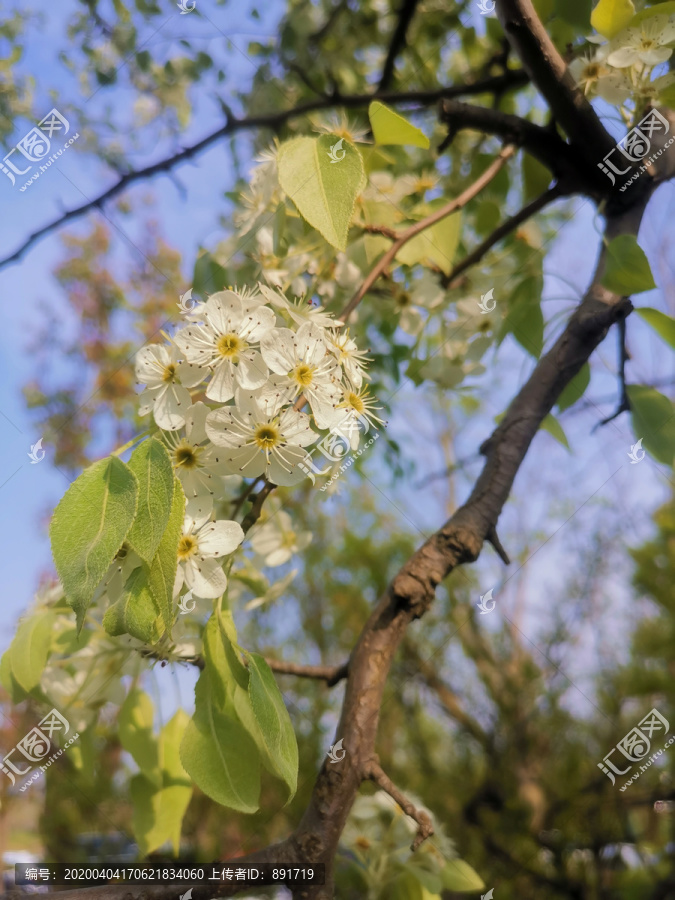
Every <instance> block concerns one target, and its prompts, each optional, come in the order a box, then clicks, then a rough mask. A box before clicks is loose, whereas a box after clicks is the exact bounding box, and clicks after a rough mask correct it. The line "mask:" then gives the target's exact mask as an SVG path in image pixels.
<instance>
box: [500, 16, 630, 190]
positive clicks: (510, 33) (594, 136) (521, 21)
mask: <svg viewBox="0 0 675 900" xmlns="http://www.w3.org/2000/svg"><path fill="white" fill-rule="evenodd" d="M497 16H498V18H499V21H500V22H501V24H502V27H503V29H504V33H505V34H506V37H507V38H508V40H509V43H510V44H511V46H512V47H513V49H514V50H515V52H516V54H517V56H518V58H519V59H520V62H521V63H522V66H523V68H524V69H525V71H526V72H527V73H528V75H529V76H530V79H531V80H532V83H533V84H534V85H535V87H536V88H537V90H538V91H539V92H540V93H541V95H542V96H543V97H544V99H545V100H546V102H547V104H548V107H549V109H550V111H551V115H552V116H553V118H554V120H555V121H556V122H557V123H558V124H559V125H560V127H561V128H562V129H563V130H564V131H565V133H566V134H567V136H568V137H569V139H570V141H571V142H572V144H573V145H574V147H575V152H576V153H577V154H578V155H579V160H583V162H584V164H585V167H586V169H587V172H588V174H589V177H593V176H594V175H595V177H596V180H597V181H598V183H599V185H600V186H601V190H602V191H603V193H607V185H606V184H605V182H606V181H607V179H604V176H602V173H601V172H600V171H599V170H598V168H597V165H598V163H599V162H600V161H601V160H602V158H603V157H604V156H605V155H606V154H607V153H609V152H610V151H611V150H612V148H613V147H614V144H615V141H614V138H613V137H612V136H611V135H610V134H609V132H608V131H607V130H606V129H605V127H604V125H603V124H602V122H601V121H600V119H599V118H598V117H597V115H596V113H595V110H594V109H593V107H592V106H591V104H590V103H589V102H588V100H587V99H586V97H585V96H584V94H583V91H580V90H579V88H578V87H577V86H576V83H575V81H574V79H573V78H572V76H571V75H570V73H569V70H568V68H567V64H566V63H565V60H564V59H563V58H562V56H561V55H560V53H559V52H558V51H557V49H556V48H555V45H554V44H553V41H552V40H551V39H550V37H549V36H548V34H547V32H546V29H545V28H544V26H543V25H542V23H541V21H540V20H539V17H538V16H537V13H536V12H535V9H534V6H533V5H532V2H531V0H497ZM602 179H604V181H603V180H602Z"/></svg>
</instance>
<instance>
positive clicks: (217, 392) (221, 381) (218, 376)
mask: <svg viewBox="0 0 675 900" xmlns="http://www.w3.org/2000/svg"><path fill="white" fill-rule="evenodd" d="M206 396H207V397H208V398H209V400H216V401H217V402H218V403H227V401H228V400H231V399H232V398H233V397H234V365H233V363H231V362H230V360H229V359H222V360H221V361H220V362H219V363H218V364H217V365H216V366H215V367H214V369H213V375H212V376H211V380H210V381H209V384H208V387H207V388H206Z"/></svg>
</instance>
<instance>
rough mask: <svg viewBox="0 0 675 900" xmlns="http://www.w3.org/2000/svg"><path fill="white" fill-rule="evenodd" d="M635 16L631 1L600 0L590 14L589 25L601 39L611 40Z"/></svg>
mask: <svg viewBox="0 0 675 900" xmlns="http://www.w3.org/2000/svg"><path fill="white" fill-rule="evenodd" d="M634 15H635V7H634V6H633V3H632V0H600V2H599V3H598V4H597V6H596V7H595V9H594V10H593V12H592V13H591V25H592V26H593V28H595V30H596V31H598V32H599V33H600V34H601V35H603V37H607V38H612V37H614V35H615V34H618V32H619V31H621V30H622V29H623V28H625V27H626V26H627V25H628V23H629V22H630V21H631V19H632V18H633V16H634Z"/></svg>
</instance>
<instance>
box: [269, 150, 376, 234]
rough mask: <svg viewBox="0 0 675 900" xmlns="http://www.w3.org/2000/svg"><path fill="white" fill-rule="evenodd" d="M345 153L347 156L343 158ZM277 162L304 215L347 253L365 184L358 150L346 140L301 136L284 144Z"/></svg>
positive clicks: (285, 187) (287, 190)
mask: <svg viewBox="0 0 675 900" xmlns="http://www.w3.org/2000/svg"><path fill="white" fill-rule="evenodd" d="M337 144H341V145H342V146H341V147H339V148H338V147H337V146H336V145H337ZM331 148H335V150H331ZM341 153H344V156H343V157H342V158H339V157H340V154H341ZM336 156H337V157H338V160H337V161H336V162H334V161H333V160H334V159H335V157H336ZM277 163H278V167H279V183H280V185H281V187H282V189H283V190H284V191H285V193H286V194H287V195H288V196H289V198H290V199H291V200H292V201H293V203H294V204H295V205H296V206H297V208H298V211H299V212H300V215H301V216H302V217H303V218H304V219H306V220H307V221H308V222H309V224H310V225H312V227H314V228H316V230H317V231H318V232H320V233H321V234H322V235H323V237H324V238H325V239H326V240H327V241H328V243H329V244H330V245H331V246H332V247H336V248H337V249H338V250H345V249H346V247H347V234H348V232H349V225H350V222H351V220H352V216H353V214H354V204H355V203H356V197H357V195H358V194H359V192H360V191H361V190H362V188H363V186H364V184H365V173H364V171H363V160H362V159H361V154H360V153H359V151H358V150H357V149H356V147H355V146H354V145H353V144H352V143H350V142H349V141H347V140H346V139H341V141H336V139H335V136H334V135H330V134H322V135H320V136H319V137H317V138H313V137H307V136H304V137H297V138H293V140H290V141H285V142H284V143H283V144H282V145H281V147H280V148H279V153H278V155H277Z"/></svg>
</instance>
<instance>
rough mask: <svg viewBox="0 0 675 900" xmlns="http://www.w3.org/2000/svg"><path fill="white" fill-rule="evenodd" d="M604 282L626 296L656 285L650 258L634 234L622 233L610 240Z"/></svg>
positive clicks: (611, 289) (616, 292) (648, 289)
mask: <svg viewBox="0 0 675 900" xmlns="http://www.w3.org/2000/svg"><path fill="white" fill-rule="evenodd" d="M602 283H603V284H604V286H605V287H606V288H608V289H609V290H610V291H614V293H615V294H620V295H621V296H626V297H627V296H629V295H630V294H639V293H641V292H642V291H650V290H651V289H652V288H655V287H656V284H655V282H654V276H653V275H652V270H651V268H650V266H649V260H648V259H647V257H646V256H645V252H644V250H643V249H642V248H641V247H640V245H639V244H638V242H637V240H636V239H635V238H634V237H633V235H632V234H620V235H619V236H618V237H615V238H614V239H613V240H612V241H610V243H609V245H608V246H607V262H606V265H605V272H604V275H603V276H602Z"/></svg>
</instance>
